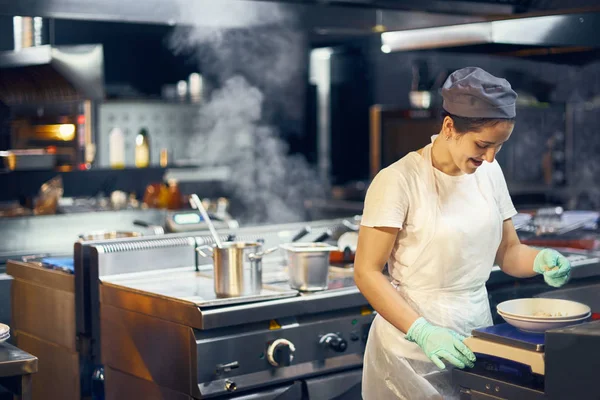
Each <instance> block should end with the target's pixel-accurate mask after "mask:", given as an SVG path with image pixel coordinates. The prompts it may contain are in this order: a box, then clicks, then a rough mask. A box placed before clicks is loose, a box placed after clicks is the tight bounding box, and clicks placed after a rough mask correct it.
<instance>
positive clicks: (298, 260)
mask: <svg viewBox="0 0 600 400" xmlns="http://www.w3.org/2000/svg"><path fill="white" fill-rule="evenodd" d="M280 247H281V248H282V249H284V250H286V256H287V265H288V273H289V280H290V286H291V288H292V289H296V290H302V291H306V292H311V291H318V290H324V289H327V286H328V283H329V252H331V251H334V250H337V247H335V246H331V245H329V244H327V243H315V242H311V243H298V242H295V243H286V244H283V245H281V246H280Z"/></svg>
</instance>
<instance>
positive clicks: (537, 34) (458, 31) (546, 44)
mask: <svg viewBox="0 0 600 400" xmlns="http://www.w3.org/2000/svg"><path fill="white" fill-rule="evenodd" d="M599 23H600V13H595V12H594V13H578V14H562V15H546V16H535V17H524V18H513V19H506V20H497V21H489V22H477V23H469V24H460V25H451V26H440V27H435V28H424V29H412V30H404V31H395V32H385V33H382V34H381V42H382V47H381V50H382V51H383V52H386V53H388V52H394V51H414V50H427V49H436V50H442V49H450V50H452V51H456V52H478V53H481V52H485V53H492V54H502V55H514V56H524V57H527V56H535V55H551V54H560V53H563V54H567V53H582V52H583V53H584V52H596V51H597V50H598V49H600V35H598V26H600V25H599Z"/></svg>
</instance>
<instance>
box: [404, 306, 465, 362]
mask: <svg viewBox="0 0 600 400" xmlns="http://www.w3.org/2000/svg"><path fill="white" fill-rule="evenodd" d="M406 340H408V341H411V342H414V343H416V344H418V345H419V347H421V348H422V349H423V351H424V352H425V354H426V355H427V357H429V359H430V360H431V361H433V363H434V364H435V365H437V366H438V368H440V369H444V368H446V366H445V365H444V363H443V362H442V359H444V360H446V361H448V362H449V363H450V364H452V365H454V366H455V367H457V368H464V367H465V366H468V367H469V368H473V365H474V364H473V362H474V361H475V354H473V352H472V351H471V349H469V348H468V347H467V346H466V345H465V344H464V343H463V340H465V338H464V337H463V336H461V335H459V334H458V333H456V332H454V331H452V330H450V329H446V328H441V327H439V326H434V325H431V324H430V323H429V322H427V320H425V318H423V317H421V318H419V319H417V320H416V321H415V322H414V323H413V324H412V325H411V327H410V329H409V330H408V332H407V333H406Z"/></svg>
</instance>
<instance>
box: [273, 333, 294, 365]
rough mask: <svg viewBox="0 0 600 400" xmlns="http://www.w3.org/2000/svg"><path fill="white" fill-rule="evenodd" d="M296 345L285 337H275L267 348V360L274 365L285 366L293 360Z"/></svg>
mask: <svg viewBox="0 0 600 400" xmlns="http://www.w3.org/2000/svg"><path fill="white" fill-rule="evenodd" d="M295 351H296V347H295V346H294V344H293V343H292V342H290V341H289V340H287V339H277V340H275V341H274V342H273V343H271V344H270V345H269V347H268V348H267V360H268V361H269V364H271V365H272V366H274V367H285V366H288V365H290V364H291V363H292V361H293V360H294V352H295Z"/></svg>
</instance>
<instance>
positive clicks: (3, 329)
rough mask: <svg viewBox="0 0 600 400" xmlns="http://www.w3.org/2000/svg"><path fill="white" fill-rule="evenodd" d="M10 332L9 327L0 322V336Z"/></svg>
mask: <svg viewBox="0 0 600 400" xmlns="http://www.w3.org/2000/svg"><path fill="white" fill-rule="evenodd" d="M8 333H10V327H9V326H8V325H6V324H0V336H3V335H5V334H8Z"/></svg>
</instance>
